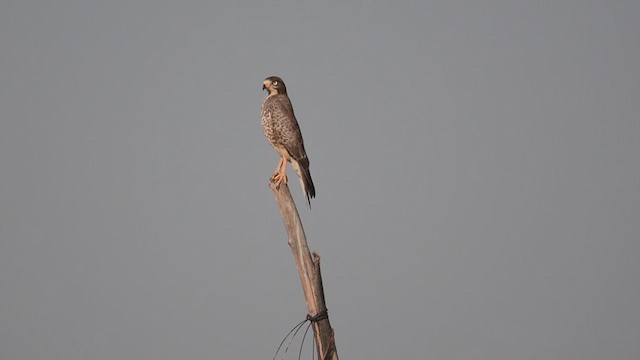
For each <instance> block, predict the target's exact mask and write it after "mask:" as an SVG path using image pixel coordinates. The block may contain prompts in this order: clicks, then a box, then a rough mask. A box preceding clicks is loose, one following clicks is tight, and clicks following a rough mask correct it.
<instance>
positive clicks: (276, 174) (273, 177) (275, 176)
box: [270, 156, 284, 181]
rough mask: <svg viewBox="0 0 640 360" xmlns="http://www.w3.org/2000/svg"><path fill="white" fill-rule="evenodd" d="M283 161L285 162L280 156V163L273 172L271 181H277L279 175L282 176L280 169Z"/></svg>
mask: <svg viewBox="0 0 640 360" xmlns="http://www.w3.org/2000/svg"><path fill="white" fill-rule="evenodd" d="M283 161H284V158H283V157H282V156H280V161H279V162H278V166H276V171H274V172H273V175H271V178H270V180H272V181H275V179H276V178H277V177H278V175H279V174H280V168H281V167H282V162H283Z"/></svg>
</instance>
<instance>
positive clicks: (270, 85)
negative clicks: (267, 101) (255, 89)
mask: <svg viewBox="0 0 640 360" xmlns="http://www.w3.org/2000/svg"><path fill="white" fill-rule="evenodd" d="M262 90H267V91H268V92H269V95H276V94H285V95H286V94H287V87H286V86H285V85H284V81H282V79H280V78H279V77H277V76H269V77H268V78H266V79H264V81H263V82H262Z"/></svg>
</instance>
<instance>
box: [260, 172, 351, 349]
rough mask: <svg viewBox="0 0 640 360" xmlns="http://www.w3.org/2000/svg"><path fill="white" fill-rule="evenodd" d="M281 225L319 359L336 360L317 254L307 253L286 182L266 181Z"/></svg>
mask: <svg viewBox="0 0 640 360" xmlns="http://www.w3.org/2000/svg"><path fill="white" fill-rule="evenodd" d="M269 187H271V190H272V191H273V193H274V195H275V197H276V202H277V203H278V207H279V208H280V213H281V214H282V220H284V226H285V228H286V230H287V235H288V237H289V240H288V242H289V247H291V252H292V253H293V257H294V259H295V261H296V267H297V269H298V274H299V275H300V282H301V283H302V291H303V292H304V298H305V300H306V302H307V309H308V311H309V317H310V318H311V319H313V318H317V319H316V320H312V324H313V335H314V337H315V340H316V350H317V352H318V359H320V360H338V350H337V349H336V341H335V337H334V332H333V328H331V324H330V323H329V316H328V314H327V307H326V305H325V302H324V289H323V288H322V275H321V274H320V255H318V254H317V253H315V252H314V253H311V252H310V251H309V245H308V244H307V237H306V236H305V234H304V229H303V228H302V221H301V220H300V215H299V214H298V210H297V209H296V204H295V203H294V202H293V198H292V197H291V192H290V191H289V187H288V186H287V185H286V184H280V186H279V187H276V186H275V184H274V183H273V182H271V183H270V186H269Z"/></svg>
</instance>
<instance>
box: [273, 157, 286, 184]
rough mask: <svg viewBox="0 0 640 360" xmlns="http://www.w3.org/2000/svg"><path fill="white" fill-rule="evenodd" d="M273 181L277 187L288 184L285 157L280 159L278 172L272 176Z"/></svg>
mask: <svg viewBox="0 0 640 360" xmlns="http://www.w3.org/2000/svg"><path fill="white" fill-rule="evenodd" d="M271 181H273V182H275V183H276V187H278V186H280V184H282V183H285V184H286V183H287V160H286V159H285V158H284V157H280V162H279V163H278V167H276V172H275V173H274V174H273V175H272V176H271Z"/></svg>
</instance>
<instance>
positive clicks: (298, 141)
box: [262, 76, 316, 206]
mask: <svg viewBox="0 0 640 360" xmlns="http://www.w3.org/2000/svg"><path fill="white" fill-rule="evenodd" d="M262 90H267V91H268V92H269V94H268V95H267V97H266V98H265V99H264V102H263V103H262V129H263V130H264V135H265V136H266V137H267V139H268V140H269V142H270V143H271V145H272V146H273V148H274V149H276V151H277V152H278V154H280V162H279V163H278V166H277V167H276V170H275V172H274V173H273V175H271V181H273V182H275V183H276V186H280V184H282V183H285V184H286V183H287V162H290V163H291V166H293V169H294V170H295V171H296V174H297V175H298V177H299V178H300V185H301V186H302V191H303V192H304V195H305V197H306V199H307V203H308V204H309V206H311V198H313V197H315V196H316V189H315V187H314V186H313V181H312V180H311V173H310V172H309V158H308V157H307V153H306V151H305V150H304V141H303V140H302V133H301V132H300V126H299V125H298V121H297V120H296V116H295V115H294V113H293V106H292V105H291V100H289V96H288V95H287V87H286V86H285V85H284V82H283V81H282V79H281V78H279V77H277V76H270V77H268V78H266V79H265V80H264V81H263V83H262Z"/></svg>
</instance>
